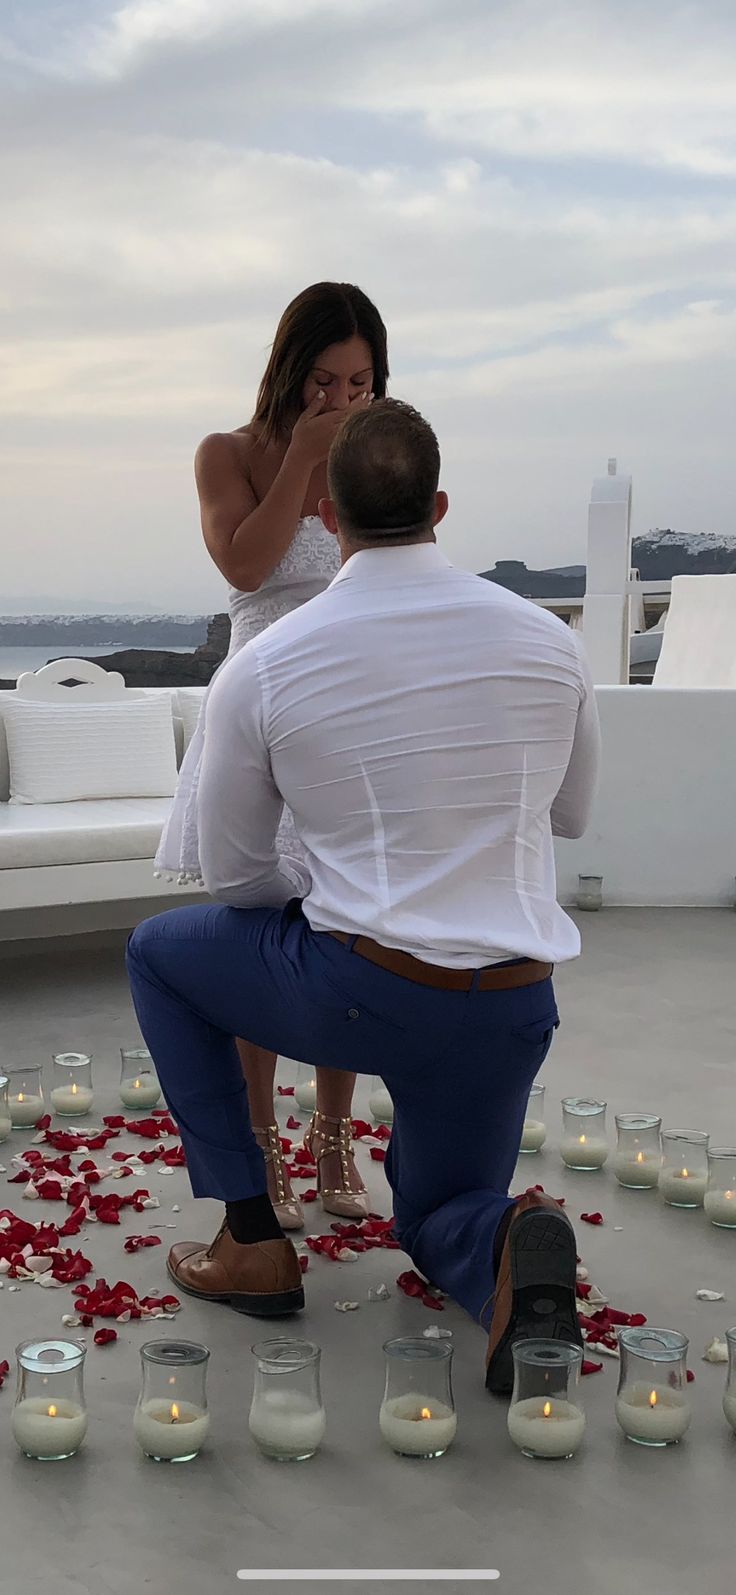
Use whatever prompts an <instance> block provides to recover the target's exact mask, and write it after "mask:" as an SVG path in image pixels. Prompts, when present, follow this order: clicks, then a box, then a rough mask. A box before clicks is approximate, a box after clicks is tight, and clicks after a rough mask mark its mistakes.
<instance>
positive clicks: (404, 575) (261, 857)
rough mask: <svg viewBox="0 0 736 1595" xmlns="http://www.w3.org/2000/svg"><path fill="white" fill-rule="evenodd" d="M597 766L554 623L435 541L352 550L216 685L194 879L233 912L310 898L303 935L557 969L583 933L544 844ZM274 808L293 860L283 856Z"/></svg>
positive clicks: (581, 680) (570, 648)
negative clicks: (293, 839) (198, 875)
mask: <svg viewBox="0 0 736 1595" xmlns="http://www.w3.org/2000/svg"><path fill="white" fill-rule="evenodd" d="M598 757H599V729H598V716H597V711H596V704H595V696H594V692H593V686H592V682H591V679H590V674H589V671H588V668H587V665H586V663H585V659H584V656H583V654H582V651H581V649H580V647H579V645H578V642H577V640H576V637H575V634H574V633H573V632H572V631H570V630H569V629H568V627H567V626H565V625H564V624H563V623H562V621H560V620H557V618H556V617H555V616H554V615H550V614H548V613H547V612H546V611H545V610H543V609H538V608H537V607H536V606H535V605H534V604H531V603H528V602H527V601H526V599H523V598H519V597H517V595H516V594H515V593H511V592H507V591H506V589H505V588H503V587H499V586H497V585H495V583H493V582H489V581H485V580H484V579H483V578H482V577H479V576H473V575H470V574H469V573H468V572H466V571H463V570H459V569H457V568H456V567H455V566H453V565H451V564H450V563H449V562H448V560H447V559H446V558H445V557H444V555H443V554H442V553H441V552H440V550H439V549H438V548H437V546H436V545H435V544H434V543H423V544H419V545H415V546H413V547H410V546H405V547H401V548H377V549H368V550H365V551H361V552H360V553H357V554H354V555H353V556H352V558H350V559H349V560H347V562H346V563H345V564H344V565H343V567H342V569H341V570H340V572H339V574H338V575H337V576H336V577H335V579H334V581H333V582H332V583H331V585H330V586H329V587H328V588H327V589H326V591H325V592H323V593H321V594H320V595H319V596H318V597H316V598H313V599H312V600H311V601H310V602H309V603H307V604H304V605H303V607H302V608H300V609H298V610H296V611H294V612H293V613H292V614H290V615H286V616H284V618H283V619H282V620H278V621H276V623H275V624H274V625H273V626H269V627H268V629H267V630H266V631H264V632H262V633H261V635H260V636H259V637H256V638H254V639H253V640H252V641H251V642H249V643H248V644H247V645H246V646H245V647H244V648H243V649H242V650H241V652H240V653H238V654H237V655H236V656H235V658H233V659H232V660H231V661H230V662H229V663H228V664H227V665H226V666H225V668H224V670H222V671H221V673H220V675H219V676H218V678H217V680H216V681H215V683H214V685H213V687H212V690H211V693H210V697H209V701H208V705H207V712H206V730H205V747H204V757H203V764H202V775H201V782H200V795H199V847H200V859H201V863H202V870H203V875H204V880H205V884H206V886H207V889H208V891H209V892H210V893H211V894H212V896H213V897H215V898H217V899H218V900H219V901H220V902H223V903H230V904H234V905H236V906H240V907H255V906H279V905H281V904H283V903H285V902H286V901H287V900H288V899H289V898H290V897H295V896H298V897H301V898H303V907H304V913H305V915H306V917H307V919H308V920H309V922H310V924H311V926H312V928H313V929H314V930H343V931H348V932H362V933H363V934H364V935H368V936H372V937H373V938H374V940H375V941H378V942H381V943H382V944H383V945H384V946H386V947H400V948H403V949H404V950H405V951H406V952H410V953H413V954H414V955H415V957H417V958H420V959H423V960H424V962H425V963H430V964H445V965H449V966H452V967H456V968H474V969H477V968H480V967H481V966H482V965H484V964H490V963H494V962H499V961H501V960H503V959H506V958H515V957H530V958H539V959H545V960H550V961H551V962H554V963H558V962H560V961H562V960H564V959H567V958H573V957H575V956H576V954H577V953H578V952H579V950H580V938H579V935H578V931H577V929H576V927H575V925H574V924H573V922H572V920H571V919H569V918H568V916H567V914H565V913H564V911H563V910H562V908H560V906H559V904H558V903H557V900H556V884H555V865H554V854H553V845H552V836H553V833H554V834H555V835H557V836H580V835H581V834H582V832H583V831H584V829H585V826H586V824H587V821H588V817H589V813H590V809H591V804H592V799H593V795H594V789H595V783H596V777H597V768H598ZM284 801H285V802H286V803H287V804H288V806H289V808H290V809H291V811H292V813H293V816H294V822H295V826H296V831H297V835H298V837H299V838H300V841H301V843H302V845H303V848H304V859H305V861H304V862H302V861H299V860H296V859H294V860H290V859H287V858H279V857H278V856H277V853H276V850H275V846H274V838H275V835H276V831H277V828H278V823H279V818H280V815H281V810H282V805H283V802H284Z"/></svg>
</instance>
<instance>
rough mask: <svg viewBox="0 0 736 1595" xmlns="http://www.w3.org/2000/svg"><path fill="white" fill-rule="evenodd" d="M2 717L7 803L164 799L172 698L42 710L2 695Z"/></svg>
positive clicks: (169, 771) (170, 784) (169, 775)
mask: <svg viewBox="0 0 736 1595" xmlns="http://www.w3.org/2000/svg"><path fill="white" fill-rule="evenodd" d="M3 718H4V720H5V733H6V736H7V742H8V754H9V759H10V802H11V804H46V803H51V804H53V803H75V802H79V801H93V800H97V799H107V798H155V797H170V796H171V795H172V794H173V792H174V788H175V786H176V744H175V739H174V721H173V716H172V704H171V698H170V697H169V696H168V695H167V694H163V695H162V696H161V697H158V696H156V697H151V698H148V699H146V698H132V699H131V700H126V701H120V702H114V701H113V702H105V703H103V702H93V703H75V702H74V701H72V702H71V703H69V704H67V703H44V702H39V701H35V700H32V699H31V700H27V699H24V698H23V697H22V696H21V695H20V694H19V693H17V694H16V693H9V694H8V701H7V703H4V704H3Z"/></svg>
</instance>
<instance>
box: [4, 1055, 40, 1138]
mask: <svg viewBox="0 0 736 1595" xmlns="http://www.w3.org/2000/svg"><path fill="white" fill-rule="evenodd" d="M8 1110H9V1113H10V1122H11V1124H12V1126H13V1129H14V1130H28V1129H30V1128H31V1126H32V1125H34V1124H35V1123H36V1122H37V1120H38V1119H40V1117H41V1114H42V1113H43V1085H42V1084H41V1069H40V1067H39V1068H35V1067H32V1068H30V1069H8Z"/></svg>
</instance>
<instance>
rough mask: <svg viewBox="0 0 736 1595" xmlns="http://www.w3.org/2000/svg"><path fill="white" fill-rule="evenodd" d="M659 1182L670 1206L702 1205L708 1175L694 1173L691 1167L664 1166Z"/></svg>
mask: <svg viewBox="0 0 736 1595" xmlns="http://www.w3.org/2000/svg"><path fill="white" fill-rule="evenodd" d="M658 1184H659V1189H660V1191H661V1193H662V1196H663V1198H664V1200H665V1202H667V1203H668V1204H669V1206H670V1207H702V1205H703V1198H704V1196H705V1193H706V1190H707V1187H708V1176H707V1174H693V1173H692V1172H691V1170H689V1169H672V1168H664V1169H662V1170H661V1171H660V1175H659V1180H658Z"/></svg>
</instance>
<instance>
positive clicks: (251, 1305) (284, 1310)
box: [166, 1267, 304, 1318]
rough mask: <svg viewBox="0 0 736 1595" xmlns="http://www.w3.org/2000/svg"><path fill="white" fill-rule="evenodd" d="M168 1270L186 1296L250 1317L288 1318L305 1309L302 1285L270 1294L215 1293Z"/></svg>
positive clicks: (178, 1288) (177, 1286)
mask: <svg viewBox="0 0 736 1595" xmlns="http://www.w3.org/2000/svg"><path fill="white" fill-rule="evenodd" d="M166 1272H167V1273H168V1276H169V1279H172V1280H173V1282H174V1284H175V1285H176V1288H177V1290H181V1291H183V1293H184V1295H185V1296H193V1297H194V1299H195V1301H213V1302H221V1303H222V1305H223V1306H225V1307H232V1308H233V1309H234V1310H235V1312H236V1313H247V1314H248V1316H249V1317H250V1318H288V1317H290V1316H291V1314H292V1313H300V1312H302V1311H303V1309H304V1290H303V1289H302V1288H301V1287H300V1288H299V1289H298V1290H283V1291H274V1292H273V1294H272V1295H269V1296H261V1295H258V1294H251V1293H250V1292H249V1291H238V1292H235V1291H232V1292H229V1293H227V1294H225V1293H223V1294H222V1295H215V1294H213V1293H212V1292H210V1291H205V1290H192V1289H191V1287H190V1286H189V1285H184V1284H182V1281H181V1280H180V1279H177V1276H176V1274H175V1273H173V1271H172V1269H170V1268H168V1267H167V1270H166Z"/></svg>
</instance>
